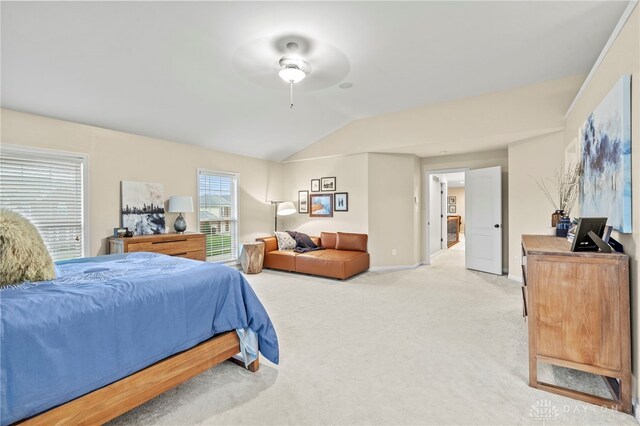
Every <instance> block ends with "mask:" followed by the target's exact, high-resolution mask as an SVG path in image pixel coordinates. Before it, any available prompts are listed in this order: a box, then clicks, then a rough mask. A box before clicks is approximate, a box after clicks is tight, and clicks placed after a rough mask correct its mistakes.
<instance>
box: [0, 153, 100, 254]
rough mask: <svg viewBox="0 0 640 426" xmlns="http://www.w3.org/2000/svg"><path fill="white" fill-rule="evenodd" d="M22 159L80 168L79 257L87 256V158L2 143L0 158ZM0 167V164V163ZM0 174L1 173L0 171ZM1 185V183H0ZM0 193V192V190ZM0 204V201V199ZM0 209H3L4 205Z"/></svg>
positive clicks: (88, 244) (85, 155)
mask: <svg viewBox="0 0 640 426" xmlns="http://www.w3.org/2000/svg"><path fill="white" fill-rule="evenodd" d="M3 155H4V156H7V157H8V156H11V155H12V156H14V157H22V158H25V159H28V160H31V161H38V160H43V161H44V162H47V161H49V162H55V161H61V162H65V161H66V162H68V163H69V164H71V163H73V162H76V163H77V164H79V165H80V167H81V187H82V188H81V203H80V204H81V207H80V208H81V210H82V212H81V214H80V222H81V224H80V225H81V238H82V244H81V253H80V254H81V256H82V257H85V256H89V255H90V251H91V241H90V226H89V205H90V204H89V156H88V155H87V154H84V153H78V152H69V151H62V150H53V149H46V148H38V147H32V146H25V145H14V144H5V143H3V144H2V145H1V146H0V157H2V156H3ZM0 167H2V166H1V163H0ZM0 174H1V171H0ZM0 185H2V182H0ZM0 193H1V190H0ZM0 204H4V203H2V199H1V198H0ZM2 207H5V206H4V205H3V206H2Z"/></svg>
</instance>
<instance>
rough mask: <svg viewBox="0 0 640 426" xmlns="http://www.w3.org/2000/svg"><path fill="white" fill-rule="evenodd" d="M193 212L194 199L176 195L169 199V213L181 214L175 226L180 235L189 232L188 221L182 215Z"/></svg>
mask: <svg viewBox="0 0 640 426" xmlns="http://www.w3.org/2000/svg"><path fill="white" fill-rule="evenodd" d="M192 212H193V198H191V197H189V196H187V195H174V196H173V197H169V213H180V214H179V215H178V218H177V219H176V221H175V222H174V224H173V228H174V229H175V230H176V232H177V233H178V234H182V233H183V232H184V231H186V230H187V221H186V220H184V217H182V213H192Z"/></svg>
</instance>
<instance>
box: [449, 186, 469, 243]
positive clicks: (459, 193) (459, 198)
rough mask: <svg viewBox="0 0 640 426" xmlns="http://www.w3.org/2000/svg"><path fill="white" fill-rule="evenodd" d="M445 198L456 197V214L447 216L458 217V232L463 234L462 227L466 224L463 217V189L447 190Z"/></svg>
mask: <svg viewBox="0 0 640 426" xmlns="http://www.w3.org/2000/svg"><path fill="white" fill-rule="evenodd" d="M447 196H448V197H450V196H454V197H456V204H455V205H456V212H455V213H449V214H450V215H457V216H460V222H461V223H460V232H461V233H463V234H464V225H465V223H466V219H465V217H464V188H447Z"/></svg>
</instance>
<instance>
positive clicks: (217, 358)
mask: <svg viewBox="0 0 640 426" xmlns="http://www.w3.org/2000/svg"><path fill="white" fill-rule="evenodd" d="M57 270H58V277H57V278H56V279H55V280H53V281H42V282H36V283H28V282H27V283H22V284H20V285H17V286H10V287H4V288H2V291H0V320H1V322H0V327H1V328H0V337H1V342H0V344H1V345H0V386H1V389H0V390H1V393H0V398H1V400H0V415H1V424H2V425H6V424H11V423H14V422H16V421H20V420H23V419H27V418H30V420H29V421H30V422H33V423H47V424H52V423H56V422H59V423H64V422H70V421H73V422H74V423H79V422H81V421H89V422H90V423H101V422H105V421H107V420H109V419H110V418H113V417H116V416H117V415H119V414H122V413H123V412H125V411H128V410H129V409H131V408H133V407H135V406H137V405H140V404H142V403H143V402H145V401H147V400H149V399H151V398H153V397H154V396H156V395H158V394H159V393H161V392H163V391H164V390H167V389H169V388H171V387H173V386H176V385H177V384H179V383H180V382H182V381H185V380H188V379H189V378H190V377H192V376H194V375H196V374H198V373H199V372H201V371H204V370H205V369H207V368H210V367H212V366H213V365H216V364H217V363H219V362H222V361H224V360H226V359H229V358H230V357H232V356H233V355H235V354H237V353H238V352H240V350H241V349H243V353H245V352H246V353H247V354H248V355H247V356H249V354H251V353H255V354H256V355H257V349H258V348H259V350H260V353H262V355H263V356H264V357H265V358H267V359H268V360H270V361H271V362H273V363H276V364H277V363H278V361H279V359H278V358H279V352H278V340H277V336H276V333H275V330H274V328H273V325H272V323H271V320H270V319H269V316H268V315H267V312H266V311H265V309H264V307H263V306H262V304H261V303H260V301H259V300H258V298H257V296H256V295H255V293H254V292H253V290H252V289H251V287H250V286H249V284H248V283H247V282H246V280H245V279H244V277H243V276H242V275H241V274H240V273H239V272H238V271H236V270H234V269H232V268H229V267H226V266H222V265H216V264H210V263H204V262H199V261H194V260H189V259H183V258H178V257H170V256H165V255H161V254H154V253H130V254H120V255H109V256H99V257H93V258H84V259H75V260H71V261H66V262H61V263H58V264H57ZM252 341H255V342H257V345H256V344H253V345H252V344H251V342H252ZM255 346H257V347H255ZM257 365H258V360H257V359H255V361H252V362H251V365H249V368H250V369H251V370H255V369H256V368H257ZM53 407H56V408H53ZM99 412H100V413H99ZM34 416H35V417H34ZM92 416H93V417H92Z"/></svg>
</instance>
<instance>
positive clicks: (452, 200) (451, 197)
mask: <svg viewBox="0 0 640 426" xmlns="http://www.w3.org/2000/svg"><path fill="white" fill-rule="evenodd" d="M455 203H456V196H455V195H450V196H449V204H455Z"/></svg>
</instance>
